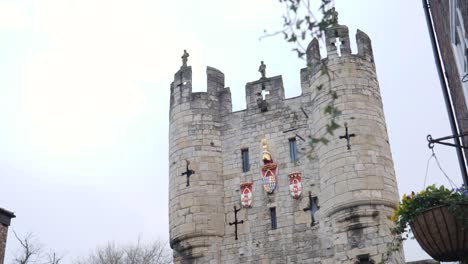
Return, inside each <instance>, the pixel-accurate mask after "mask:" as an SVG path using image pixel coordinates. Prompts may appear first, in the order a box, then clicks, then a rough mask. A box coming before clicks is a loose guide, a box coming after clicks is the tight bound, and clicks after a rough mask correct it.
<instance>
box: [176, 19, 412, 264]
mask: <svg viewBox="0 0 468 264" xmlns="http://www.w3.org/2000/svg"><path fill="white" fill-rule="evenodd" d="M325 35H326V38H325V45H326V50H327V56H326V57H325V58H322V57H321V55H320V50H319V41H318V40H317V39H314V40H312V42H311V43H310V44H309V46H308V47H307V50H306V55H307V67H306V68H304V69H301V89H302V94H301V95H300V96H298V97H294V98H285V92H284V87H283V81H282V77H281V76H274V77H267V76H266V75H265V74H264V72H262V76H261V78H260V79H259V80H256V81H252V82H248V83H247V85H246V87H245V91H246V105H247V108H246V109H245V110H241V111H236V112H232V106H231V93H230V90H229V88H225V87H224V74H223V73H222V72H221V71H219V70H217V69H214V68H211V67H208V68H207V78H208V87H207V91H206V92H201V93H192V88H191V87H192V76H191V75H192V73H191V68H190V67H189V66H187V65H185V64H184V65H183V66H182V67H181V69H180V70H179V71H178V72H177V73H176V74H175V76H174V81H173V82H172V84H171V106H170V107H171V108H170V117H169V119H170V131H169V141H170V149H169V162H170V176H169V177H170V181H169V184H170V190H169V196H170V197H169V199H170V201H169V217H170V238H171V247H172V248H173V249H174V260H175V263H330V264H331V263H347V264H355V263H371V262H372V261H374V262H375V263H378V262H379V261H380V260H381V257H382V254H383V253H386V252H387V243H388V242H390V241H391V240H392V236H391V234H390V227H391V226H392V222H391V221H390V220H389V218H390V215H391V214H392V210H393V209H394V208H395V205H396V203H397V202H398V191H397V185H396V179H395V172H394V169H393V162H392V156H391V151H390V146H389V142H388V135H387V130H386V125H385V118H384V113H383V108H382V99H381V96H380V91H379V84H378V81H377V75H376V70H375V65H374V59H373V53H372V45H371V41H370V39H369V37H368V36H367V35H366V34H365V33H363V32H361V31H359V30H358V32H357V34H356V42H357V48H358V53H357V54H352V51H351V48H350V47H351V46H350V44H351V43H350V37H349V33H348V28H347V27H346V26H341V25H338V26H335V27H333V28H330V29H328V30H327V31H326V32H325ZM267 62H268V61H267ZM253 70H255V69H253ZM330 107H331V108H332V109H337V110H339V111H341V114H340V115H338V116H337V117H336V118H335V120H334V121H335V122H336V123H337V124H338V125H339V127H338V128H337V129H336V130H334V131H333V132H334V133H333V134H329V133H327V128H328V127H329V124H330V122H331V117H330V115H329V114H326V113H325V109H330ZM322 137H325V138H326V139H327V140H328V141H329V143H328V144H317V145H316V146H315V148H314V149H313V151H312V150H311V149H310V148H309V143H310V138H322ZM262 139H266V141H267V142H268V146H269V150H268V151H269V153H271V156H272V157H273V160H274V162H275V166H274V168H275V169H271V170H269V171H267V169H268V168H273V167H271V166H270V167H268V166H267V167H268V168H266V167H264V166H266V165H264V164H263V161H262V157H261V154H262V145H261V143H260V142H262ZM309 156H313V157H314V158H312V159H311V158H309ZM265 168H266V169H265ZM266 175H267V176H268V177H266ZM288 175H289V176H288ZM291 175H292V176H294V177H293V178H289V177H292V176H291ZM187 176H190V177H189V179H188V180H189V182H187ZM291 179H294V181H290V180H291ZM188 183H189V184H188ZM293 184H294V185H293ZM245 186H248V188H249V189H248V191H247V193H246V192H245ZM292 190H294V194H292V193H291V192H292ZM241 191H243V192H242V194H243V196H242V197H243V198H242V199H246V201H247V202H248V203H247V204H248V206H245V207H243V205H245V204H244V202H245V201H244V200H243V202H242V203H241V196H240V195H241ZM301 193H302V194H301ZM233 208H235V209H234V210H233ZM388 263H396V264H398V263H404V258H403V256H402V252H396V253H395V254H394V255H393V256H392V259H390V260H389V261H388Z"/></svg>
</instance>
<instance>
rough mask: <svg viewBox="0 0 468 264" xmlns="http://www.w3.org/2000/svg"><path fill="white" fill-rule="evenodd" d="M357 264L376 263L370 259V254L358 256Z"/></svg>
mask: <svg viewBox="0 0 468 264" xmlns="http://www.w3.org/2000/svg"><path fill="white" fill-rule="evenodd" d="M357 260H358V261H357V262H356V264H374V263H375V262H374V261H373V260H372V259H371V258H370V257H369V254H364V255H359V256H357Z"/></svg>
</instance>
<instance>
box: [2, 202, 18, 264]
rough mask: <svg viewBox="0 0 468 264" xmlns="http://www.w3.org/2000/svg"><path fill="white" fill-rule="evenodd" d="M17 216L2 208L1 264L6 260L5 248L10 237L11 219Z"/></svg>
mask: <svg viewBox="0 0 468 264" xmlns="http://www.w3.org/2000/svg"><path fill="white" fill-rule="evenodd" d="M14 217H15V214H13V213H12V212H10V211H7V210H5V209H3V208H0V264H3V260H4V258H5V247H6V241H7V235H8V227H9V226H10V221H11V218H14Z"/></svg>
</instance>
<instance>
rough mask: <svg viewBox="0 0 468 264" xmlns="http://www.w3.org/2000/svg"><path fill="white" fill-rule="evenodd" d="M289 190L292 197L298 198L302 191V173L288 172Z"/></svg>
mask: <svg viewBox="0 0 468 264" xmlns="http://www.w3.org/2000/svg"><path fill="white" fill-rule="evenodd" d="M288 179H289V192H290V193H291V196H292V197H293V198H294V199H299V197H300V196H301V193H302V182H301V181H302V173H300V172H292V173H289V174H288Z"/></svg>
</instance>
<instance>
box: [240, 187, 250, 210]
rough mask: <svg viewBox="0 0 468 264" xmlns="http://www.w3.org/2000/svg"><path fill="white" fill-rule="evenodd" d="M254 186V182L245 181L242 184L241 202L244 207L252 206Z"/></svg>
mask: <svg viewBox="0 0 468 264" xmlns="http://www.w3.org/2000/svg"><path fill="white" fill-rule="evenodd" d="M252 187H253V182H243V183H241V184H240V193H241V204H242V207H244V208H250V207H252Z"/></svg>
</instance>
